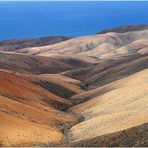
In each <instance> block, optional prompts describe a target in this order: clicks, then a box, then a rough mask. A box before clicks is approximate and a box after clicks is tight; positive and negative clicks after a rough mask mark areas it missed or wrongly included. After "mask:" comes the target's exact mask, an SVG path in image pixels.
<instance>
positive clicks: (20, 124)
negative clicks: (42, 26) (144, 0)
mask: <svg viewBox="0 0 148 148" xmlns="http://www.w3.org/2000/svg"><path fill="white" fill-rule="evenodd" d="M67 39H68V40H67ZM65 40H66V41H65ZM56 42H60V43H56ZM51 44H52V45H51ZM26 47H27V48H26ZM0 146H148V30H147V25H140V26H139V25H136V26H125V27H119V28H113V29H107V30H104V31H102V32H101V33H100V34H97V35H94V36H84V37H77V38H72V39H69V38H62V37H60V38H57V37H55V38H50V37H49V38H41V39H34V40H32V39H31V40H12V41H1V42H0Z"/></svg>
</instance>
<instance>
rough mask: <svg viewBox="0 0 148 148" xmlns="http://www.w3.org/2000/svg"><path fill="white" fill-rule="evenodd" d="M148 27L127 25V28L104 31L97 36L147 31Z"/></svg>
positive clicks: (121, 27)
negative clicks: (109, 33)
mask: <svg viewBox="0 0 148 148" xmlns="http://www.w3.org/2000/svg"><path fill="white" fill-rule="evenodd" d="M147 29H148V25H145V24H139V25H127V26H120V27H116V28H111V29H104V30H103V31H100V32H98V33H97V34H102V33H107V32H117V33H125V32H130V31H139V30H147Z"/></svg>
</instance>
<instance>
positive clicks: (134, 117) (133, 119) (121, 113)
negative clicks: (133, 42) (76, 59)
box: [69, 69, 148, 145]
mask: <svg viewBox="0 0 148 148" xmlns="http://www.w3.org/2000/svg"><path fill="white" fill-rule="evenodd" d="M147 76H148V69H145V70H143V71H140V72H138V73H136V74H133V75H131V76H128V77H126V78H124V79H121V80H118V81H115V82H112V83H111V84H109V85H107V86H106V89H107V88H110V87H114V89H113V90H110V91H107V92H106V93H104V94H102V95H99V96H98V97H95V98H94V99H92V100H89V101H87V102H84V103H82V104H79V105H76V106H74V107H72V108H70V109H69V110H70V111H72V112H76V113H80V114H82V115H83V116H84V118H85V119H84V121H83V122H81V123H79V124H77V125H75V126H73V127H72V128H71V129H70V135H71V137H70V139H71V142H76V141H77V142H79V143H81V140H86V139H91V138H94V137H98V136H102V135H106V134H109V133H115V132H118V131H122V130H125V129H128V128H131V127H135V126H138V125H140V124H143V123H146V122H148V77H147ZM104 89H105V88H104ZM80 145H81V144H80Z"/></svg>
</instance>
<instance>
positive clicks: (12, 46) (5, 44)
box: [0, 36, 70, 51]
mask: <svg viewBox="0 0 148 148" xmlns="http://www.w3.org/2000/svg"><path fill="white" fill-rule="evenodd" d="M68 39H70V38H68V37H62V36H49V37H43V38H37V39H21V40H15V39H14V40H4V41H0V51H16V50H18V49H22V48H26V47H34V46H36V47H38V46H45V45H50V44H55V43H58V42H62V41H65V40H68Z"/></svg>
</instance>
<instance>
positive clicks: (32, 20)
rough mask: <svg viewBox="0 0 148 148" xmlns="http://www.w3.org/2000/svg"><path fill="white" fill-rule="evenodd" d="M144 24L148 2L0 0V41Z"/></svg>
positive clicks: (92, 32) (84, 32) (71, 34)
mask: <svg viewBox="0 0 148 148" xmlns="http://www.w3.org/2000/svg"><path fill="white" fill-rule="evenodd" d="M127 24H148V2H142V1H141V2H140V1H139V2H128V1H126V2H121V1H120V2H117V1H116V2H115V1H114V2H91V1H90V2H88V1H87V2H84V1H81V2H78V1H77V2H68V1H67V2H66V1H65V2H60V1H59V2H54V1H53V2H45V1H44V2H33V1H32V2H17V1H16V2H10V1H9V2H6V1H5V2H0V40H6V39H19V38H37V37H43V36H59V35H61V36H68V37H74V36H84V35H93V34H96V33H97V32H99V31H101V30H102V29H105V28H111V27H117V26H121V25H127Z"/></svg>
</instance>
